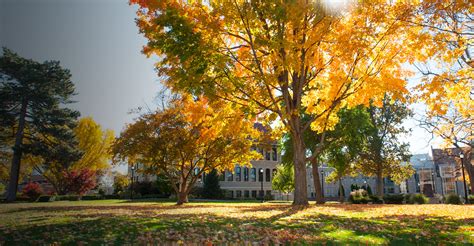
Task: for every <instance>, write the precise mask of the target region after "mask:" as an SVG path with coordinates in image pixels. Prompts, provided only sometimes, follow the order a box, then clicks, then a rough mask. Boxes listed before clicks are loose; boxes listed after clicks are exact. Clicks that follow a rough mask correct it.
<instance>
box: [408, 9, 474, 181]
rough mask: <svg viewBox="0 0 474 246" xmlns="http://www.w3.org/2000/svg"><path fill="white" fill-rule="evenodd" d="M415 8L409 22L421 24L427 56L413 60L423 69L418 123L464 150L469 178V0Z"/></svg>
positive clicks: (472, 120) (473, 20)
mask: <svg viewBox="0 0 474 246" xmlns="http://www.w3.org/2000/svg"><path fill="white" fill-rule="evenodd" d="M418 12H419V13H421V15H420V18H419V19H417V20H416V21H415V22H412V23H411V24H413V25H418V26H421V27H423V28H424V29H423V32H422V33H423V34H422V35H423V37H424V39H426V40H427V41H429V42H426V43H425V46H424V47H423V49H424V50H426V51H427V53H428V54H429V58H430V59H429V62H427V63H424V64H417V68H418V70H419V71H420V72H421V73H422V74H423V75H424V76H423V78H422V81H421V84H420V85H419V86H418V89H419V90H420V92H421V93H420V95H419V97H418V99H421V101H422V102H424V103H425V104H426V105H427V109H428V111H427V114H426V117H425V118H424V119H423V120H422V122H421V125H422V127H424V128H425V129H426V130H427V131H429V132H431V133H433V134H434V135H436V136H438V137H441V138H442V139H443V140H444V142H445V144H446V146H454V147H455V148H457V149H458V150H459V151H463V152H465V153H464V155H465V156H466V158H465V159H464V166H465V167H466V170H467V173H468V174H469V176H470V179H471V180H472V179H473V178H474V166H473V165H472V163H471V160H472V155H473V152H472V147H473V144H474V135H473V131H474V117H473V116H472V112H473V111H474V100H473V95H474V60H473V56H474V53H473V52H474V50H473V49H474V2H473V1H469V0H461V1H434V0H430V1H423V3H422V4H421V5H420V8H419V9H418ZM466 147H467V148H466ZM471 189H474V184H473V183H472V182H471Z"/></svg>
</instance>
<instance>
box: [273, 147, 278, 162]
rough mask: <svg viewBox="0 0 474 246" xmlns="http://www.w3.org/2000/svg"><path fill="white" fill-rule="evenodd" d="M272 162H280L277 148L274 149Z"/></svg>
mask: <svg viewBox="0 0 474 246" xmlns="http://www.w3.org/2000/svg"><path fill="white" fill-rule="evenodd" d="M272 160H274V161H278V155H277V148H276V147H273V148H272Z"/></svg>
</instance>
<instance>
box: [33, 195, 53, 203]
mask: <svg viewBox="0 0 474 246" xmlns="http://www.w3.org/2000/svg"><path fill="white" fill-rule="evenodd" d="M55 200H56V197H55V196H40V197H39V198H38V200H37V202H54V201H55Z"/></svg>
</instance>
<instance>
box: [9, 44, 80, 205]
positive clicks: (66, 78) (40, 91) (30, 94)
mask: <svg viewBox="0 0 474 246" xmlns="http://www.w3.org/2000/svg"><path fill="white" fill-rule="evenodd" d="M74 93H75V92H74V84H73V83H72V81H71V73H70V72H69V70H67V69H64V68H62V67H61V66H60V64H59V62H58V61H45V62H43V63H40V62H36V61H33V60H30V59H25V58H22V57H20V56H19V55H17V54H15V53H14V52H12V51H10V50H9V49H6V48H4V49H3V55H2V56H1V57H0V119H1V120H0V124H1V125H0V127H1V128H2V132H4V129H12V130H11V132H12V133H13V135H12V136H14V137H13V140H12V141H11V142H12V143H11V145H10V146H8V147H9V148H11V149H12V157H11V166H10V175H9V179H10V180H9V183H8V189H7V193H8V194H7V201H10V202H11V201H14V200H15V199H16V193H17V186H18V181H19V174H20V169H21V161H22V158H23V156H24V155H25V154H27V153H32V152H35V153H39V152H40V149H43V150H44V149H45V148H47V147H51V148H54V149H55V150H56V151H57V152H56V153H57V154H60V152H63V154H64V153H65V152H66V151H67V152H69V150H70V149H69V147H70V146H69V145H68V144H66V145H58V144H57V143H56V142H55V140H51V136H53V138H55V139H56V140H57V139H65V140H67V138H68V137H69V136H70V129H69V127H67V125H69V123H70V122H71V121H74V120H75V119H76V118H77V117H78V116H79V113H78V112H77V111H74V110H70V109H68V108H65V107H64V106H65V105H67V104H69V103H71V97H72V96H73V95H74ZM65 126H66V127H65ZM2 145H3V144H2ZM54 145H57V146H54ZM2 148H3V146H2ZM57 157H58V158H64V157H62V156H60V155H58V156H57Z"/></svg>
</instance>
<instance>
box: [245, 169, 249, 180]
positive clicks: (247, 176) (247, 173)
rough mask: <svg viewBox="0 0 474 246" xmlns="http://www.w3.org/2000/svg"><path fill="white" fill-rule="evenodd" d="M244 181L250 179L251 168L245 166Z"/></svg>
mask: <svg viewBox="0 0 474 246" xmlns="http://www.w3.org/2000/svg"><path fill="white" fill-rule="evenodd" d="M244 181H249V169H248V167H244Z"/></svg>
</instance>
